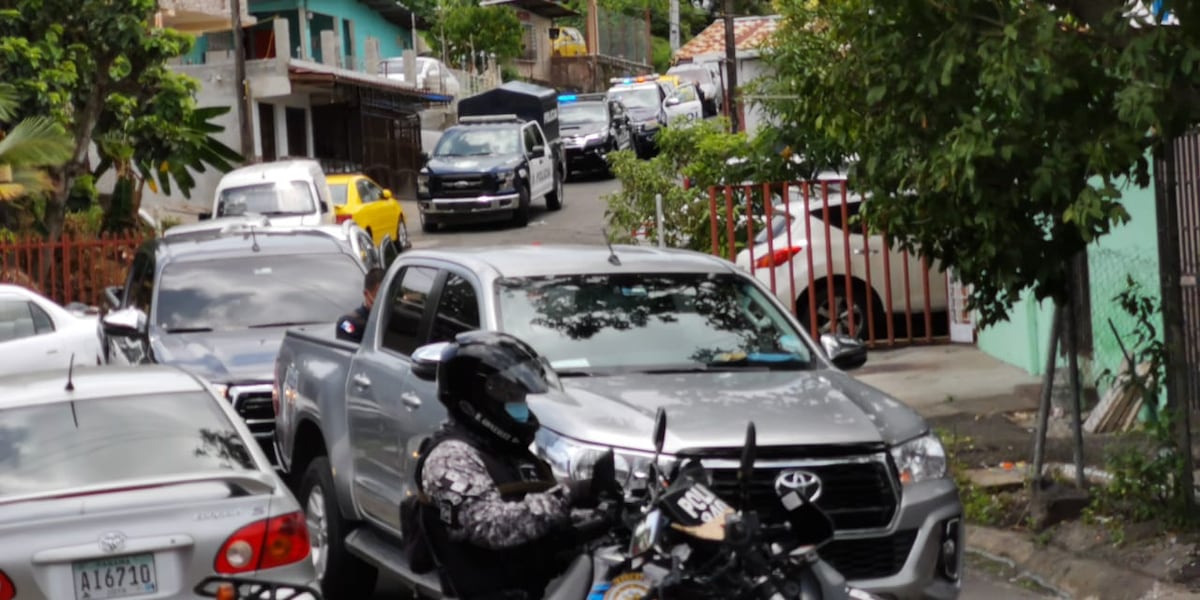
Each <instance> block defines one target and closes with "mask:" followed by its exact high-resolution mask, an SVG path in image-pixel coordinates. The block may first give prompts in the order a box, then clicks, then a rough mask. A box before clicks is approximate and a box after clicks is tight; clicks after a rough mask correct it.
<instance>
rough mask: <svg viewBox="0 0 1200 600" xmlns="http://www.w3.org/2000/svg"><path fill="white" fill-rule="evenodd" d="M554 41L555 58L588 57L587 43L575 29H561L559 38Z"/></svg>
mask: <svg viewBox="0 0 1200 600" xmlns="http://www.w3.org/2000/svg"><path fill="white" fill-rule="evenodd" d="M552 39H553V40H554V55H555V56H586V55H587V53H588V50H587V41H586V40H584V39H583V34H582V33H579V30H578V29H575V28H574V27H559V28H558V36H557V37H554V38H552Z"/></svg>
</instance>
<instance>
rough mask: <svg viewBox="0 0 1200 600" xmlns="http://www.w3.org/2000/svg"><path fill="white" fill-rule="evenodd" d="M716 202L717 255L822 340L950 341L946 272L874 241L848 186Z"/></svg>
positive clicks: (748, 193) (813, 185) (779, 187)
mask: <svg viewBox="0 0 1200 600" xmlns="http://www.w3.org/2000/svg"><path fill="white" fill-rule="evenodd" d="M708 201H709V215H710V219H709V220H710V231H709V235H710V236H711V239H712V253H713V254H714V255H717V256H725V257H726V258H728V259H729V260H730V261H733V262H734V263H737V264H738V265H739V266H741V267H743V268H745V269H746V270H748V271H750V272H751V273H753V274H754V275H755V276H756V277H757V278H758V279H759V280H760V281H762V282H763V283H764V284H766V285H767V286H768V287H770V289H771V291H772V292H774V293H775V295H776V297H778V298H779V299H780V300H781V301H782V302H783V303H784V304H786V305H788V306H790V307H791V308H792V312H793V313H795V314H796V316H797V317H799V318H800V320H801V322H802V323H804V324H805V325H806V326H807V327H808V328H809V332H810V333H811V334H812V335H813V337H814V338H816V337H817V336H818V335H819V334H821V333H828V332H830V331H834V332H837V333H842V334H846V335H851V336H855V337H858V338H859V339H862V340H864V341H866V342H868V344H870V345H871V346H878V345H880V344H884V345H889V346H893V345H896V344H898V343H918V342H924V343H932V342H935V341H949V320H950V318H949V293H948V291H947V290H948V285H947V278H946V274H945V272H944V271H943V270H942V269H940V268H938V267H937V266H936V265H935V266H934V267H933V268H931V266H930V265H929V263H928V261H926V260H925V258H924V257H919V256H910V255H909V253H908V252H907V251H905V250H903V249H899V248H892V247H890V246H889V245H888V243H887V240H886V238H885V236H884V235H881V234H879V233H871V232H870V231H869V230H868V228H867V226H866V224H865V223H863V222H862V220H861V219H859V218H858V215H859V209H860V208H861V206H862V197H861V196H860V195H859V194H856V193H853V192H851V191H850V190H849V189H848V188H847V185H846V181H845V180H844V179H822V180H819V181H811V182H810V181H796V182H788V183H762V184H745V185H728V186H723V187H712V188H709V190H708Z"/></svg>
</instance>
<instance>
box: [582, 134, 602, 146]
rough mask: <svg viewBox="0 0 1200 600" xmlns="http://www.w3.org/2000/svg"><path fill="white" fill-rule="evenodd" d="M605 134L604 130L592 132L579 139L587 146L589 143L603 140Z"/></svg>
mask: <svg viewBox="0 0 1200 600" xmlns="http://www.w3.org/2000/svg"><path fill="white" fill-rule="evenodd" d="M607 135H608V134H606V133H604V132H599V133H592V134H588V135H585V136H583V138H581V141H582V142H583V145H584V146H587V145H589V144H592V143H595V142H599V141H602V140H604V138H605V136H607Z"/></svg>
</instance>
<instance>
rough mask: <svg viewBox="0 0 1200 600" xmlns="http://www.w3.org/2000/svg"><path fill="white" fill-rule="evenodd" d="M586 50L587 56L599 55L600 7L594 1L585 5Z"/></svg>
mask: <svg viewBox="0 0 1200 600" xmlns="http://www.w3.org/2000/svg"><path fill="white" fill-rule="evenodd" d="M587 49H588V54H590V55H592V56H596V55H598V54H600V7H599V6H598V5H597V2H596V0H588V3H587Z"/></svg>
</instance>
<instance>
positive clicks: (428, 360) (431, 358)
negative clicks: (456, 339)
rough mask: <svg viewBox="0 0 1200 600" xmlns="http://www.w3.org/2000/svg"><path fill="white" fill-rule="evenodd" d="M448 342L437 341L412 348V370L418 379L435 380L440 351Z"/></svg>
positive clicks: (440, 359)
mask: <svg viewBox="0 0 1200 600" xmlns="http://www.w3.org/2000/svg"><path fill="white" fill-rule="evenodd" d="M449 345H450V342H437V343H434V344H426V345H424V346H421V347H420V348H417V349H416V350H413V353H412V372H413V375H416V376H417V378H419V379H424V380H425V381H436V380H437V368H438V363H440V362H442V352H443V351H444V350H445V349H446V346H449Z"/></svg>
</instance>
